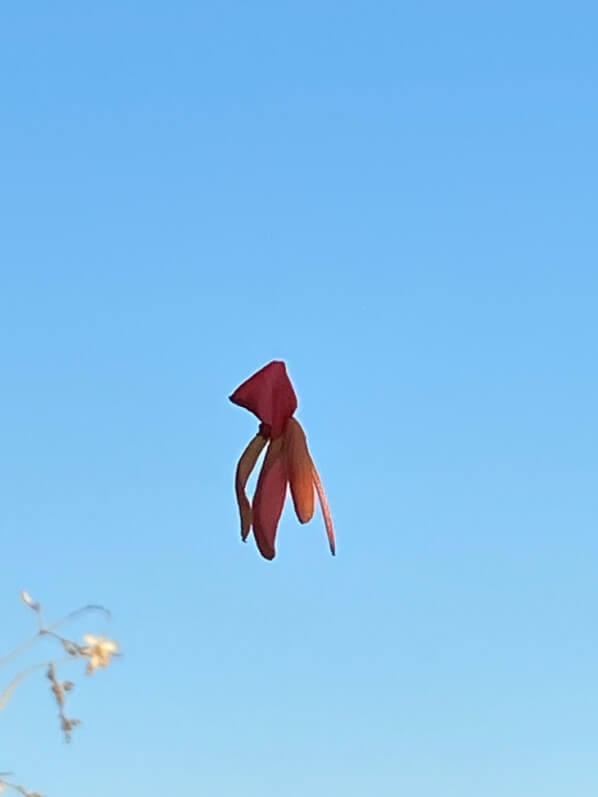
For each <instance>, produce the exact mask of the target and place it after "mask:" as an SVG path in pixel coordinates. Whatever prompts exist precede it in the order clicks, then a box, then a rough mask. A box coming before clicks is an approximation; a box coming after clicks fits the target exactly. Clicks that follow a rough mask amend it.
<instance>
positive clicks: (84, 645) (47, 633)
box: [0, 590, 119, 797]
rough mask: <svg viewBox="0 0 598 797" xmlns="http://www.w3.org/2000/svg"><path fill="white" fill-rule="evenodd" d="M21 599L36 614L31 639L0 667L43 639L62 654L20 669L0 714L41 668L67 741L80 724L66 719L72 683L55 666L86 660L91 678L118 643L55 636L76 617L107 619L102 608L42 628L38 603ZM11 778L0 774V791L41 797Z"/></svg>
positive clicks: (1, 697) (2, 696)
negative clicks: (54, 644)
mask: <svg viewBox="0 0 598 797" xmlns="http://www.w3.org/2000/svg"><path fill="white" fill-rule="evenodd" d="M21 600H22V601H23V603H24V604H25V605H26V606H28V607H29V609H31V611H32V612H33V613H34V614H35V615H36V618H37V631H36V633H35V634H34V635H33V636H32V637H30V638H29V639H27V640H25V642H22V643H21V644H20V645H17V646H16V647H15V648H14V649H13V650H11V651H10V652H9V653H7V654H6V655H5V656H3V657H1V658H0V667H3V666H5V665H7V664H8V663H9V662H11V661H13V660H15V659H18V657H19V656H21V654H23V653H24V652H25V651H26V650H28V649H29V648H31V647H32V646H33V645H35V643H36V642H38V641H39V640H40V639H41V638H43V637H50V638H53V639H55V640H56V642H57V643H58V644H59V646H60V648H61V650H62V652H63V655H62V656H60V657H59V658H57V659H51V660H49V661H42V662H40V663H38V664H33V665H31V666H28V667H24V668H23V669H21V670H20V671H19V672H18V673H17V674H16V675H15V676H14V678H13V679H12V680H11V681H9V683H8V684H7V685H6V687H5V688H4V690H3V691H2V692H1V693H0V711H2V710H3V709H4V707H5V706H6V703H7V702H8V700H9V698H10V697H11V696H12V694H13V692H14V691H15V689H16V688H17V686H19V684H20V683H21V682H22V681H23V680H24V679H25V678H27V677H28V676H29V675H31V674H32V673H34V672H37V671H39V670H44V669H45V671H46V678H47V679H48V681H49V682H50V690H51V692H52V695H53V698H54V702H55V703H56V706H57V708H58V718H59V721H60V730H61V731H62V733H63V735H64V739H65V741H66V742H70V740H71V735H72V732H73V729H74V728H76V727H77V725H80V724H81V721H80V720H79V719H77V718H76V717H69V716H67V714H66V713H65V705H66V699H67V695H68V693H69V692H71V691H72V690H73V688H74V684H73V682H72V681H60V680H59V679H58V674H57V666H58V665H60V664H62V663H64V662H67V661H73V660H75V659H84V660H85V661H86V668H85V672H86V674H87V675H92V674H93V673H94V671H95V670H96V669H100V668H103V667H107V666H108V665H109V664H110V661H111V658H112V657H113V656H118V655H119V653H118V643H117V642H115V641H114V640H111V639H107V638H106V637H104V636H95V635H93V634H84V636H83V640H82V642H75V641H74V640H72V639H69V638H68V637H66V636H63V635H62V634H60V633H58V629H59V628H62V627H63V626H64V625H66V624H68V623H69V622H71V621H73V620H75V619H77V618H79V617H82V616H84V615H86V614H91V613H96V612H99V613H101V614H103V615H104V616H105V617H106V618H107V619H110V612H108V611H107V610H106V609H104V607H103V606H97V605H95V604H88V605H87V606H82V607H81V608H80V609H77V610H76V611H74V612H71V613H70V614H67V615H66V616H65V617H62V618H61V619H60V620H58V621H56V622H54V623H50V624H49V625H46V624H45V622H44V619H43V614H42V606H41V604H40V603H39V602H38V601H36V600H34V599H33V598H32V597H31V595H29V593H28V592H25V591H24V590H23V591H21ZM11 776H12V773H10V772H0V792H4V791H7V790H12V791H13V792H17V793H18V794H21V795H23V797H42V795H40V794H39V792H36V791H27V789H25V788H24V787H23V786H21V785H20V784H18V783H14V782H13V781H12V780H9V779H8V778H10V777H11Z"/></svg>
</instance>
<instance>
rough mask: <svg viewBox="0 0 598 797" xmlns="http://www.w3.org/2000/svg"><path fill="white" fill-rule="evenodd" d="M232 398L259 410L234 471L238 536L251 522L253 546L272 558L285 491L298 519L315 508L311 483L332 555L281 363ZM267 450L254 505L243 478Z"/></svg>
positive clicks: (329, 519)
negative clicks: (255, 428) (254, 428)
mask: <svg viewBox="0 0 598 797" xmlns="http://www.w3.org/2000/svg"><path fill="white" fill-rule="evenodd" d="M230 400H231V401H232V402H233V404H238V405H239V406H240V407H245V409H247V410H249V411H250V412H253V414H254V415H257V417H258V418H259V420H260V421H261V423H260V428H259V431H258V433H257V434H256V436H255V437H254V438H253V440H252V441H251V442H250V443H249V445H248V446H247V448H246V449H245V451H244V452H243V454H242V456H241V459H240V460H239V464H238V465H237V472H236V476H235V489H236V493H237V501H238V503H239V512H240V514H241V537H242V538H243V540H245V539H247V537H248V535H249V532H250V531H251V527H252V526H253V533H254V536H255V541H256V542H257V547H258V548H259V550H260V553H261V554H262V556H264V557H265V558H266V559H274V556H275V553H276V551H275V549H274V541H275V539H276V532H277V530H278V521H279V520H280V516H281V514H282V507H283V505H284V499H285V496H286V492H287V485H290V487H291V496H292V498H293V504H294V505H295V512H296V514H297V517H298V518H299V522H300V523H307V522H308V521H310V520H311V519H312V517H313V514H314V487H315V490H316V492H317V493H318V498H319V499H320V506H321V507H322V514H323V515H324V523H325V525H326V533H327V535H328V542H329V544H330V550H331V552H332V554H333V555H334V551H335V546H334V529H333V527H332V517H331V515H330V509H329V508H328V502H327V501H326V495H325V493H324V488H323V487H322V482H321V481H320V477H319V476H318V471H317V470H316V466H315V465H314V463H313V460H312V458H311V456H310V454H309V451H308V448H307V440H306V439H305V432H304V431H303V429H302V428H301V425H300V423H299V422H298V421H297V420H296V419H295V418H294V417H293V413H294V412H295V410H296V409H297V396H296V395H295V391H294V390H293V386H292V385H291V382H290V380H289V377H288V376H287V370H286V368H285V364H284V363H283V362H280V361H279V360H273V361H272V362H271V363H269V364H268V365H265V366H264V367H263V368H261V369H260V370H259V371H258V372H257V373H255V374H254V375H253V376H251V377H249V379H247V381H245V382H243V384H242V385H240V386H239V387H238V388H237V389H236V390H235V392H234V393H233V394H232V396H230ZM268 441H270V442H269V445H268V450H267V451H266V456H265V458H264V463H263V465H262V470H261V472H260V475H259V477H258V480H257V487H256V489H255V495H254V497H253V506H252V505H251V504H250V503H249V500H248V498H247V495H246V493H245V487H246V485H247V480H248V479H249V476H250V474H251V471H252V470H253V468H254V467H255V463H256V462H257V459H258V457H259V455H260V453H261V452H262V450H263V448H264V446H265V445H266V443H268Z"/></svg>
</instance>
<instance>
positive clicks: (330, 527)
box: [313, 465, 336, 556]
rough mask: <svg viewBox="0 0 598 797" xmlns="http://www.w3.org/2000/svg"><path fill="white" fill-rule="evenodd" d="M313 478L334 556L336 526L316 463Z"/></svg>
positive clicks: (331, 551)
mask: <svg viewBox="0 0 598 797" xmlns="http://www.w3.org/2000/svg"><path fill="white" fill-rule="evenodd" d="M313 478H314V485H315V488H316V492H317V493H318V498H319V499H320V506H321V507H322V514H323V515H324V525H325V526H326V535H327V536H328V544H329V545H330V553H331V554H332V555H333V556H334V555H335V553H336V545H335V542H334V527H333V525H332V515H331V514H330V507H329V506H328V501H327V500H326V493H325V492H324V487H323V486H322V482H321V481H320V476H319V474H318V471H317V469H316V466H315V465H314V466H313Z"/></svg>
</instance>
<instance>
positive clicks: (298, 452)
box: [284, 418, 314, 523]
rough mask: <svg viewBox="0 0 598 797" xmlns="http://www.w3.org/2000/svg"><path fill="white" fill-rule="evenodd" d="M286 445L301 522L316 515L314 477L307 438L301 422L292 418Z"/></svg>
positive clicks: (285, 437) (290, 474)
mask: <svg viewBox="0 0 598 797" xmlns="http://www.w3.org/2000/svg"><path fill="white" fill-rule="evenodd" d="M284 447H285V456H286V461H287V470H288V473H289V483H290V485H291V495H292V496H293V504H294V505H295V512H296V514H297V517H298V518H299V522H300V523H308V522H309V521H310V520H311V519H312V517H313V515H314V477H313V467H314V464H313V462H312V461H311V457H310V455H309V451H308V449H307V440H306V439H305V432H304V431H303V429H302V428H301V424H300V423H299V422H298V421H296V420H295V418H291V419H290V420H289V422H288V424H287V428H286V431H285V433H284Z"/></svg>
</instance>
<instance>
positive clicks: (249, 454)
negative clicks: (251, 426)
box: [235, 434, 268, 540]
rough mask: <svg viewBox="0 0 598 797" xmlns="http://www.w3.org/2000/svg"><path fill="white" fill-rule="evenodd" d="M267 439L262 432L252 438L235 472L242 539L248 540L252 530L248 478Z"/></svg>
mask: <svg viewBox="0 0 598 797" xmlns="http://www.w3.org/2000/svg"><path fill="white" fill-rule="evenodd" d="M267 442H268V441H267V439H266V438H265V437H262V436H261V434H256V436H255V437H254V438H253V440H251V442H250V443H249V445H248V446H247V448H246V449H245V451H243V453H242V454H241V459H240V460H239V464H238V465H237V472H236V474H235V491H236V493H237V503H238V504H239V514H240V515H241V539H243V540H246V539H247V535H248V534H249V532H250V530H251V514H252V513H251V504H250V503H249V499H248V498H247V494H246V493H245V487H246V486H247V480H248V479H249V476H250V475H251V471H252V470H253V469H254V467H255V463H256V462H257V458H258V457H259V455H260V454H261V452H262V450H263V448H264V446H265V445H266V443H267Z"/></svg>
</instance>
